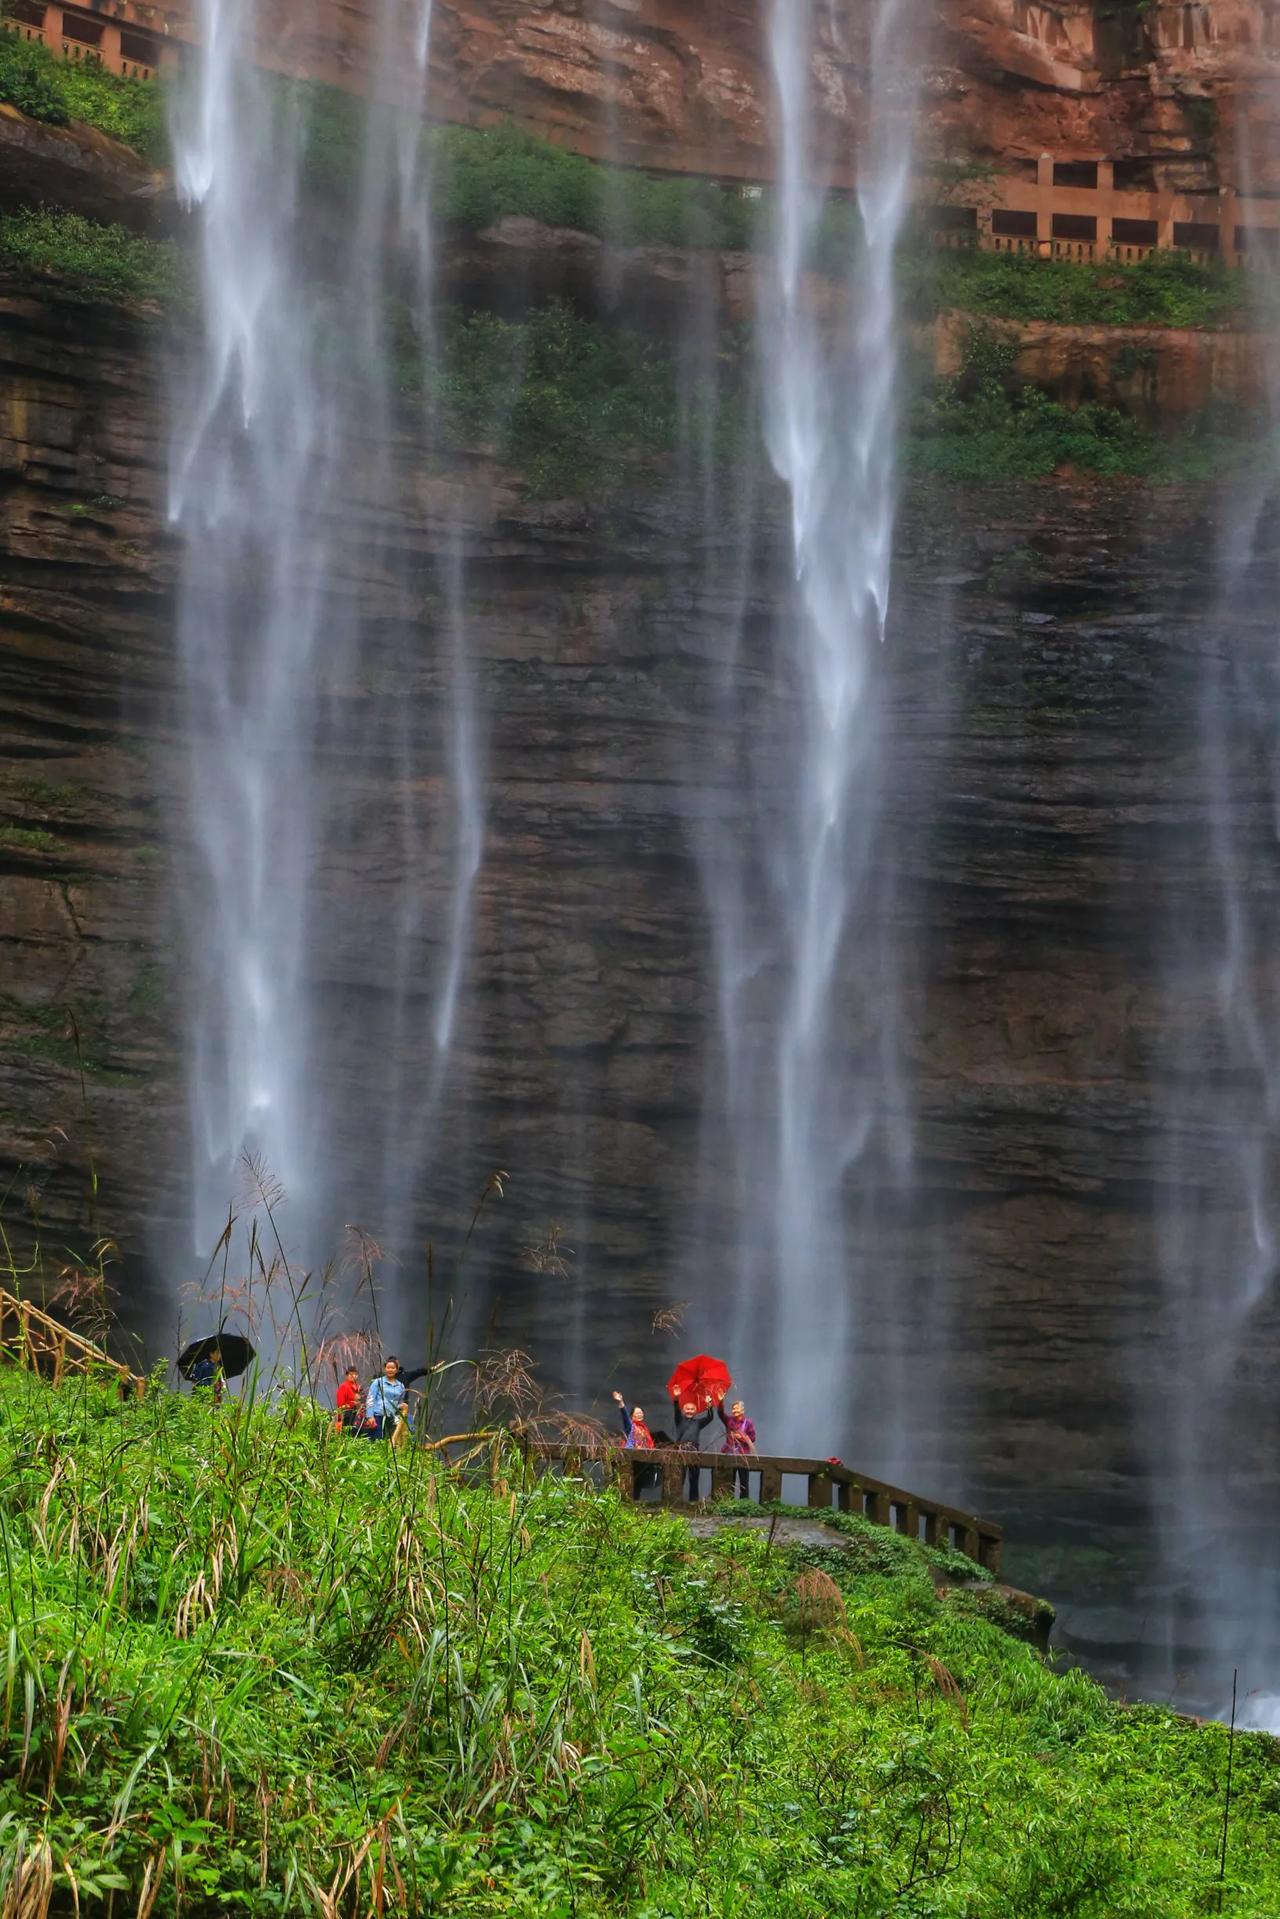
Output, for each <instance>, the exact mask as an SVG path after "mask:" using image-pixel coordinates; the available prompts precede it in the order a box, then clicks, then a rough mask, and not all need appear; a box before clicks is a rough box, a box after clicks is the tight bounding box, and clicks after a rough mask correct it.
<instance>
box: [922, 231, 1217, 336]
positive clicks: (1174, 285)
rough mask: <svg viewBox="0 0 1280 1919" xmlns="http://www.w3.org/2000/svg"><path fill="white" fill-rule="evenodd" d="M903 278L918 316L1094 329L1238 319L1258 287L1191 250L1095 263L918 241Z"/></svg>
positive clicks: (1195, 324) (1193, 324)
mask: <svg viewBox="0 0 1280 1919" xmlns="http://www.w3.org/2000/svg"><path fill="white" fill-rule="evenodd" d="M899 275H900V285H901V289H902V296H903V300H904V303H905V306H906V309H907V311H908V312H909V313H910V314H912V315H913V316H914V317H915V318H917V319H931V318H932V317H933V315H934V314H935V313H938V312H941V311H943V310H945V309H947V308H952V307H954V308H958V309H959V310H960V311H962V312H967V313H985V314H990V315H992V316H993V317H1000V318H1003V319H1009V320H1057V321H1063V322H1071V323H1073V324H1081V325H1095V326H1142V325H1146V326H1179V327H1201V326H1209V327H1212V326H1224V325H1231V324H1236V323H1240V322H1242V321H1243V320H1244V319H1245V318H1246V316H1247V314H1248V312H1249V310H1250V289H1251V284H1252V283H1251V282H1250V280H1249V278H1248V276H1247V275H1246V273H1245V272H1244V271H1243V270H1242V269H1239V268H1235V269H1232V270H1228V269H1227V268H1226V267H1222V266H1216V267H1206V266H1201V265H1199V264H1198V263H1197V262H1196V261H1194V260H1192V259H1190V258H1189V257H1188V256H1187V255H1186V254H1185V253H1173V252H1163V253H1153V254H1151V255H1149V256H1148V258H1147V259H1145V260H1141V261H1138V262H1136V263H1135V264H1133V265H1131V266H1126V265H1122V264H1120V263H1117V262H1112V261H1107V262H1105V263H1102V264H1099V265H1096V266H1095V265H1091V264H1090V263H1089V262H1087V261H1079V260H1039V259H1036V258H1035V257H1034V256H1033V255H1032V254H1027V253H986V252H983V251H981V250H980V249H979V248H976V247H975V248H972V249H967V250H962V251H957V252H952V251H950V250H945V249H939V248H934V247H924V246H919V245H913V246H910V247H907V248H904V250H903V254H902V257H901V260H900V264H899Z"/></svg>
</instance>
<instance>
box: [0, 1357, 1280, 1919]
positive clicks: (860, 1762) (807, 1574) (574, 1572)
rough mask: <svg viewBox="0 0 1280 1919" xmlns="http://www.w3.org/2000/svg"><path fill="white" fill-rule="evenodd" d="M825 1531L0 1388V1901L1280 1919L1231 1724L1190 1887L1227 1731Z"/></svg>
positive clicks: (1275, 1847)
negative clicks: (776, 1530) (796, 1530)
mask: <svg viewBox="0 0 1280 1919" xmlns="http://www.w3.org/2000/svg"><path fill="white" fill-rule="evenodd" d="M832 1540H833V1543H832V1546H831V1547H823V1548H819V1549H818V1550H817V1551H816V1552H815V1551H813V1550H810V1549H804V1550H795V1549H783V1548H781V1547H779V1546H778V1545H777V1544H776V1543H775V1544H774V1545H773V1546H772V1548H771V1546H770V1543H769V1540H768V1538H767V1536H766V1535H765V1534H763V1533H752V1534H744V1533H742V1532H740V1531H735V1530H733V1529H731V1528H730V1529H727V1530H725V1531H722V1532H721V1533H720V1535H719V1536H718V1537H717V1538H716V1539H715V1540H714V1541H713V1542H710V1543H708V1544H704V1545H700V1544H698V1543H696V1542H695V1541H694V1540H693V1539H692V1538H691V1536H690V1534H689V1531H688V1529H687V1527H686V1526H685V1524H684V1523H683V1522H682V1521H681V1520H679V1519H678V1518H674V1517H669V1516H663V1515H646V1514H639V1513H635V1512H632V1511H629V1510H627V1509H626V1508H624V1507H622V1506H620V1505H619V1504H618V1503H617V1502H616V1501H615V1499H614V1498H613V1497H611V1496H608V1497H606V1496H599V1495H594V1494H592V1493H589V1492H587V1491H584V1490H583V1489H582V1488H581V1487H580V1486H578V1485H576V1484H573V1483H567V1484H566V1483H548V1482H544V1483H542V1484H540V1485H539V1486H537V1487H536V1488H534V1489H532V1490H529V1491H526V1490H522V1489H521V1487H520V1486H519V1485H518V1483H517V1481H516V1477H515V1475H514V1473H512V1474H511V1475H510V1476H509V1477H508V1478H506V1479H504V1480H503V1481H502V1482H500V1483H499V1485H498V1486H497V1487H496V1488H495V1489H493V1490H489V1489H488V1488H484V1489H481V1488H478V1487H470V1488H467V1487H464V1486H460V1485H459V1484H457V1483H456V1482H454V1481H453V1480H451V1479H450V1478H449V1477H447V1476H446V1475H445V1474H444V1473H442V1472H441V1471H440V1469H439V1468H438V1467H437V1466H435V1465H434V1464H433V1463H432V1462H431V1459H430V1458H429V1457H428V1456H426V1455H424V1454H421V1453H403V1454H397V1453H394V1452H392V1451H390V1450H389V1449H383V1448H381V1447H372V1446H368V1445H366V1444H364V1442H362V1441H348V1440H345V1439H342V1438H339V1437H337V1436H335V1435H334V1434H333V1433H332V1432H331V1431H330V1429H329V1423H328V1419H327V1417H325V1416H322V1415H317V1414H315V1413H313V1412H312V1411H311V1409H310V1408H309V1407H308V1406H307V1405H305V1404H303V1403H301V1402H295V1403H293V1404H286V1405H282V1406H279V1407H277V1408H275V1409H271V1410H265V1409H259V1410H248V1409H245V1408H243V1407H241V1406H238V1405H236V1404H235V1403H229V1404H227V1405H225V1406H224V1407H222V1408H221V1409H215V1408H213V1407H211V1406H209V1405H207V1404H197V1403H193V1402H192V1401H191V1400H188V1399H180V1398H177V1397H175V1396H173V1395H170V1394H168V1393H166V1392H163V1391H158V1392H155V1393H153V1394H152V1395H151V1396H149V1397H148V1399H147V1400H146V1401H144V1402H142V1403H131V1404H129V1405H125V1406H122V1405H121V1404H120V1403H119V1400H118V1398H117V1397H116V1396H115V1393H114V1390H113V1389H108V1388H105V1387H98V1386H95V1385H88V1384H85V1383H84V1382H71V1383H69V1384H67V1385H65V1386H63V1387H62V1388H60V1389H57V1390H54V1389H52V1388H50V1387H48V1386H45V1385H42V1384H40V1383H38V1382H36V1381H34V1380H32V1379H30V1378H29V1377H27V1376H25V1375H20V1374H15V1373H8V1374H7V1375H5V1376H3V1377H2V1378H0V1547H2V1552H0V1903H3V1901H4V1900H5V1898H7V1897H9V1896H11V1894H12V1893H13V1892H14V1889H15V1888H16V1886H17V1884H18V1883H19V1881H20V1880H22V1875H24V1874H25V1875H26V1878H25V1881H23V1883H24V1884H25V1885H26V1888H27V1891H28V1894H29V1896H30V1897H31V1898H32V1900H33V1902H34V1903H32V1904H31V1905H30V1907H29V1908H28V1907H24V1908H22V1910H23V1911H27V1910H30V1911H31V1912H33V1913H34V1912H40V1911H43V1910H44V1909H45V1907H44V1905H43V1903H41V1902H42V1900H43V1896H44V1893H45V1891H46V1890H47V1891H48V1892H49V1895H50V1898H51V1900H52V1903H51V1905H49V1907H48V1910H50V1911H51V1912H54V1913H64V1912H65V1913H69V1912H71V1911H72V1910H73V1908H74V1902H73V1895H72V1890H71V1888H72V1882H73V1880H74V1883H75V1888H76V1897H77V1898H78V1901H79V1909H80V1911H81V1912H84V1913H93V1912H101V1911H106V1910H107V1909H108V1907H109V1902H110V1898H111V1894H112V1893H113V1892H114V1893H115V1895H116V1899H115V1905H114V1910H115V1911H116V1912H117V1913H121V1914H123V1913H133V1912H134V1911H135V1910H136V1909H137V1908H138V1902H139V1898H140V1895H141V1894H142V1893H143V1889H144V1888H145V1889H146V1895H147V1896H148V1897H150V1896H151V1895H152V1894H153V1893H154V1895H155V1897H154V1904H152V1905H150V1906H148V1907H147V1910H148V1911H150V1912H152V1913H154V1914H161V1915H162V1914H176V1913H178V1912H184V1913H190V1914H213V1913H215V1912H216V1913H225V1912H235V1911H244V1912H252V1913H260V1914H265V1913H283V1912H294V1913H308V1914H353V1915H354V1914H363V1913H367V1912H374V1911H376V1912H385V1913H415V1914H441V1915H443V1914H451V1915H453V1914H456V1915H463V1914H465V1915H467V1916H468V1919H510V1916H511V1915H524V1914H529V1915H533V1914H538V1915H548V1916H550V1915H563V1919H569V1916H570V1915H576V1916H577V1919H596V1916H597V1915H605V1914H626V1915H631V1916H632V1919H668V1916H669V1919H675V1916H676V1915H681V1916H682V1919H688V1916H689V1915H695V1914H701V1915H708V1916H709V1915H716V1919H720V1915H724V1919H729V1916H730V1915H733V1916H734V1919H748V1915H749V1916H750V1919H774V1916H775V1915H776V1919H783V1915H786V1919H793V1916H794V1919H805V1916H806V1915H812V1919H818V1915H828V1916H829V1919H830V1916H834V1915H849V1916H850V1919H853V1916H854V1915H857V1919H878V1916H879V1915H885V1916H886V1919H887V1915H891V1914H892V1915H905V1914H912V1915H921V1919H923V1916H924V1915H933V1916H934V1919H937V1916H939V1915H950V1916H953V1919H1014V1915H1016V1919H1065V1916H1066V1915H1074V1916H1076V1919H1116V1916H1117V1915H1122V1914H1124V1915H1131V1916H1135V1919H1136V1916H1138V1915H1141V1916H1142V1919H1184V1916H1185V1919H1191V1915H1193V1914H1199V1913H1203V1912H1206V1911H1217V1910H1218V1909H1219V1908H1220V1909H1221V1911H1222V1912H1224V1913H1227V1914H1234V1915H1237V1919H1244V1915H1251V1916H1252V1919H1273V1915H1274V1914H1275V1913H1276V1912H1277V1911H1278V1910H1280V1747H1278V1746H1277V1745H1276V1743H1275V1742H1273V1741H1270V1740H1267V1739H1264V1738H1261V1737H1256V1736H1255V1737H1247V1738H1238V1739H1237V1741H1236V1746H1235V1796H1234V1801H1233V1806H1232V1816H1231V1823H1230V1834H1229V1840H1230V1843H1229V1850H1228V1856H1227V1863H1226V1873H1225V1878H1224V1879H1223V1880H1222V1881H1221V1882H1219V1881H1218V1878H1217V1874H1218V1870H1219V1846H1220V1840H1221V1832H1222V1817H1223V1804H1224V1787H1225V1774H1226V1762H1227V1735H1226V1733H1225V1732H1224V1731H1223V1730H1222V1729H1221V1728H1219V1727H1213V1726H1210V1727H1195V1726H1192V1725H1188V1724H1185V1723H1183V1722H1180V1721H1178V1720H1176V1719H1174V1718H1173V1717H1172V1716H1170V1715H1169V1714H1167V1713H1164V1712H1161V1711H1156V1710H1151V1709H1144V1710H1136V1711H1126V1710H1123V1709H1121V1708H1118V1707H1116V1706H1113V1705H1111V1704H1109V1703H1108V1701H1107V1700H1106V1699H1105V1698H1104V1696H1103V1695H1102V1693H1101V1692H1100V1691H1099V1690H1098V1689H1097V1688H1096V1687H1095V1686H1094V1685H1093V1684H1092V1683H1091V1682H1090V1681H1088V1680H1087V1679H1085V1678H1083V1677H1082V1676H1080V1675H1079V1674H1068V1675H1065V1676H1057V1675H1055V1674H1054V1673H1053V1672H1052V1671H1050V1670H1049V1669H1048V1668H1047V1667H1046V1666H1045V1665H1044V1664H1043V1663H1042V1662H1041V1661H1040V1660H1039V1659H1038V1658H1037V1657H1036V1655H1035V1654H1034V1653H1033V1652H1032V1651H1031V1650H1030V1649H1029V1648H1028V1647H1026V1646H1024V1645H1022V1644H1020V1643H1018V1642H1017V1641H1015V1640H1013V1639H1011V1638H1009V1637H1007V1636H1005V1635H1004V1634H1003V1633H1002V1632H1001V1631H1000V1630H999V1629H998V1628H997V1627H996V1626H995V1625H993V1624H990V1623H988V1622H987V1621H986V1620H984V1619H981V1618H976V1617H974V1616H972V1613H971V1611H970V1610H969V1609H968V1603H967V1601H966V1600H965V1598H964V1597H963V1596H962V1595H953V1596H952V1597H949V1598H947V1597H939V1596H938V1594H937V1592H936V1591H935V1586H934V1582H933V1580H932V1578H931V1577H930V1569H929V1566H928V1564H927V1562H926V1558H925V1556H924V1552H923V1549H919V1548H916V1547H914V1546H911V1545H908V1544H907V1543H906V1542H902V1541H898V1540H895V1539H892V1538H891V1536H889V1535H885V1534H871V1533H870V1532H867V1531H863V1532H859V1530H858V1529H857V1528H856V1527H855V1528H854V1536H853V1538H852V1541H851V1543H852V1546H853V1550H852V1551H850V1552H848V1553H843V1552H841V1551H839V1550H838V1538H837V1536H836V1535H835V1534H833V1535H832ZM1219 1893H1220V1895H1221V1896H1220V1898H1219ZM37 1895H39V1897H37ZM7 1909H8V1908H7V1907H6V1910H7Z"/></svg>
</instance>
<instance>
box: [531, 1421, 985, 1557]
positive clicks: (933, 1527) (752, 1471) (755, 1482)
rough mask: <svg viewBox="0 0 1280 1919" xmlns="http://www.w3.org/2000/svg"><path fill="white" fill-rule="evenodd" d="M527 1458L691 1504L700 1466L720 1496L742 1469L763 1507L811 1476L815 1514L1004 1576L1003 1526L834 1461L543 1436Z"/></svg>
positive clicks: (665, 1501) (807, 1495) (630, 1495)
mask: <svg viewBox="0 0 1280 1919" xmlns="http://www.w3.org/2000/svg"><path fill="white" fill-rule="evenodd" d="M517 1443H519V1444H520V1445H521V1450H522V1451H523V1452H524V1455H525V1457H526V1459H528V1460H529V1462H530V1464H531V1465H532V1466H533V1467H534V1469H535V1470H537V1469H538V1468H541V1469H542V1470H544V1471H554V1470H555V1469H556V1468H557V1467H559V1468H560V1469H561V1470H562V1471H568V1472H583V1471H584V1469H585V1468H587V1467H588V1466H590V1467H591V1468H593V1469H595V1471H594V1472H593V1474H592V1476H593V1477H594V1476H595V1472H598V1474H599V1477H600V1479H601V1482H602V1483H604V1484H613V1485H615V1486H616V1487H617V1489H618V1491H619V1492H620V1493H621V1495H622V1497H623V1498H624V1499H637V1498H643V1497H644V1496H645V1494H646V1492H648V1491H649V1490H651V1489H653V1488H656V1489H657V1498H658V1501H659V1502H660V1503H661V1504H662V1505H664V1506H682V1505H688V1504H689V1503H690V1502H689V1499H688V1490H689V1488H688V1473H689V1469H690V1467H694V1468H696V1469H697V1470H698V1472H699V1474H700V1476H701V1480H702V1483H703V1484H707V1483H709V1485H710V1490H711V1497H712V1498H713V1499H729V1498H731V1497H732V1496H733V1493H734V1490H735V1483H736V1480H737V1476H738V1475H739V1474H745V1475H746V1478H747V1484H748V1487H749V1489H750V1490H751V1491H752V1492H753V1493H754V1496H755V1497H756V1498H757V1499H758V1500H759V1501H760V1503H761V1505H768V1504H770V1503H771V1502H774V1501H778V1500H781V1499H782V1498H783V1494H784V1490H785V1483H786V1481H787V1480H789V1479H790V1480H796V1479H800V1480H803V1481H804V1487H805V1492H804V1498H803V1499H801V1500H796V1501H795V1502H794V1503H795V1504H797V1505H804V1506H809V1507H812V1508H813V1510H814V1511H815V1512H829V1511H830V1510H831V1508H832V1507H833V1506H834V1507H835V1508H836V1509H837V1510H838V1511H840V1512H842V1513H860V1514H862V1515H863V1516H864V1517H865V1518H867V1519H870V1520H872V1521H873V1522H874V1523H875V1524H876V1525H877V1526H888V1527H891V1528H892V1529H893V1531H895V1532H899V1533H904V1534H905V1535H906V1536H907V1538H909V1539H921V1540H923V1541H924V1542H925V1544H926V1545H929V1546H948V1545H949V1546H954V1547H956V1548H957V1549H958V1550H959V1551H960V1552H962V1553H966V1554H967V1555H968V1557H969V1558H970V1559H974V1560H976V1561H977V1562H978V1564H979V1565H980V1566H983V1567H985V1569H986V1570H987V1572H989V1573H991V1574H993V1575H994V1574H998V1573H999V1571H1000V1563H1001V1558H1002V1556H1003V1552H1004V1529H1003V1527H1001V1526H997V1525H996V1524H995V1522H994V1521H993V1520H990V1519H983V1518H981V1517H980V1516H979V1515H978V1514H977V1513H967V1512H963V1511H962V1510H961V1509H960V1508H959V1507H958V1506H948V1505H944V1504H943V1503H942V1502H941V1501H940V1500H936V1499H922V1498H921V1497H920V1495H919V1494H918V1493H909V1492H906V1491H904V1490H903V1488H902V1487H901V1486H890V1485H888V1484H887V1483H886V1482H885V1481H884V1480H882V1479H872V1478H870V1477H869V1476H868V1474H866V1473H860V1472H855V1471H854V1470H853V1468H852V1467H850V1466H845V1465H841V1464H838V1463H837V1462H836V1461H835V1460H831V1459H793V1458H789V1457H773V1456H770V1455H766V1454H760V1453H742V1454H733V1453H694V1452H680V1451H677V1450H676V1449H675V1448H668V1447H663V1448H660V1449H655V1451H653V1452H651V1453H647V1452H631V1451H628V1450H624V1449H623V1448H621V1447H618V1446H605V1447H599V1448H592V1447H586V1446H561V1445H548V1444H546V1443H544V1442H542V1441H540V1440H528V1439H525V1440H523V1441H520V1440H519V1438H518V1436H517Z"/></svg>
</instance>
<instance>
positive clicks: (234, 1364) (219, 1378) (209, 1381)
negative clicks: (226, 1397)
mask: <svg viewBox="0 0 1280 1919" xmlns="http://www.w3.org/2000/svg"><path fill="white" fill-rule="evenodd" d="M256 1358H257V1354H256V1353H255V1352H254V1350H253V1347H252V1346H251V1345H250V1344H249V1342H248V1340H247V1339H246V1338H245V1336H244V1334H243V1333H228V1332H226V1331H224V1329H223V1328H222V1327H219V1328H218V1331H217V1332H216V1333H206V1334H205V1336H204V1338H203V1339H193V1340H192V1341H191V1343H190V1345H189V1346H184V1347H183V1349H182V1351H181V1352H180V1353H179V1354H178V1372H179V1373H180V1374H181V1376H182V1378H183V1379H185V1380H189V1381H190V1383H191V1385H193V1386H212V1387H213V1392H214V1399H215V1401H216V1400H219V1399H221V1398H222V1388H223V1386H224V1385H225V1384H226V1382H227V1380H229V1379H239V1377H240V1375H241V1373H246V1372H248V1370H249V1368H250V1366H251V1365H252V1364H253V1362H254V1360H255V1359H256Z"/></svg>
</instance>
